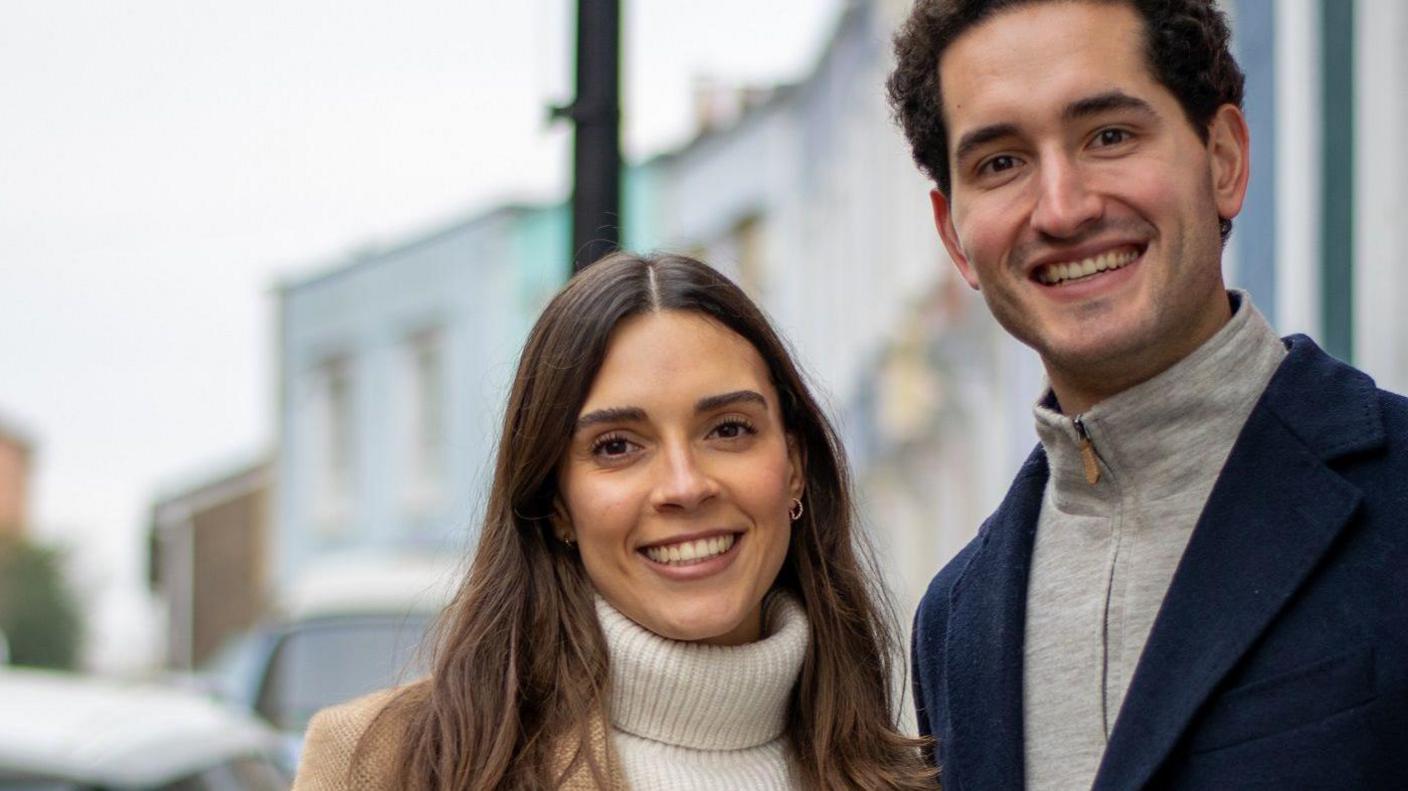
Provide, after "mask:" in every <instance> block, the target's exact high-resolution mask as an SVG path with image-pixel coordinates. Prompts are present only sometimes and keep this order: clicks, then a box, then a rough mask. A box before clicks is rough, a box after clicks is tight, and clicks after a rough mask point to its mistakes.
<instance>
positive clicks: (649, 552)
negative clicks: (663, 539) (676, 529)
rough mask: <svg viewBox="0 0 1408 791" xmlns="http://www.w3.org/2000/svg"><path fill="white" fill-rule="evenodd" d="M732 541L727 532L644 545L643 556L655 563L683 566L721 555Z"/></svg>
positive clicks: (732, 538)
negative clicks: (675, 542)
mask: <svg viewBox="0 0 1408 791" xmlns="http://www.w3.org/2000/svg"><path fill="white" fill-rule="evenodd" d="M733 542H734V536H733V534H732V533H729V534H727V535H722V536H714V537H713V538H701V539H698V540H697V541H682V542H680V543H678V544H670V545H668V546H656V547H646V550H645V556H646V557H648V558H650V559H651V560H653V561H655V562H656V563H664V564H666V565H669V566H683V565H685V564H688V563H698V562H699V561H701V560H708V559H709V558H712V557H714V556H715V555H722V554H723V553H725V552H727V551H729V549H730V548H731V547H732V546H733Z"/></svg>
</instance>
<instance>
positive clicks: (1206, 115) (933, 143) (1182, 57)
mask: <svg viewBox="0 0 1408 791" xmlns="http://www.w3.org/2000/svg"><path fill="white" fill-rule="evenodd" d="M1055 1H1056V0H917V2H916V3H915V4H914V9H913V10H912V11H911V12H910V14H909V18H908V19H907V20H905V23H904V24H903V25H902V26H901V27H900V29H899V32H897V33H896V34H895V70H894V72H892V73H891V74H890V78H889V80H887V81H886V84H885V87H886V90H887V92H888V93H889V98H890V107H891V108H892V109H893V110H894V114H895V118H896V120H897V121H898V122H899V124H900V126H901V127H903V128H904V134H905V137H906V138H908V139H909V145H910V148H911V150H912V151H913V153H914V161H915V163H916V164H918V165H919V169H920V170H923V171H924V173H926V174H927V175H928V176H929V177H930V178H931V179H933V180H934V183H935V184H937V185H938V188H939V192H942V193H943V194H944V195H948V194H949V189H950V187H951V181H950V177H949V169H948V129H947V128H946V127H945V126H944V113H943V96H942V86H940V85H939V66H938V65H939V58H940V57H941V56H942V55H943V53H944V50H946V49H947V48H948V46H949V45H950V44H952V43H953V42H954V41H955V40H956V39H957V38H958V37H959V36H961V35H963V33H964V32H966V31H967V30H969V29H970V28H972V27H974V26H975V25H977V24H978V23H980V22H982V21H983V20H985V19H987V18H988V17H990V16H992V15H994V14H996V13H998V12H1000V11H1004V10H1007V9H1011V8H1017V7H1019V6H1024V5H1031V4H1033V3H1038V2H1055ZM1096 1H1097V2H1109V3H1114V2H1122V3H1125V4H1127V5H1129V6H1131V7H1133V8H1134V9H1135V11H1137V12H1138V13H1139V16H1140V17H1141V18H1142V19H1143V20H1144V30H1145V33H1146V40H1145V44H1146V46H1147V50H1148V59H1149V65H1150V67H1151V70H1152V71H1153V74H1154V78H1155V79H1156V80H1158V81H1159V82H1160V83H1161V84H1162V85H1163V86H1164V87H1166V88H1168V89H1169V91H1170V92H1172V93H1173V95H1174V97H1176V98H1177V99H1178V103H1179V105H1181V106H1182V107H1183V114H1184V115H1185V116H1186V117H1187V119H1188V123H1189V124H1191V125H1192V126H1193V129H1194V131H1196V132H1197V133H1198V136H1199V137H1200V138H1201V139H1202V140H1203V142H1207V139H1208V124H1209V123H1210V122H1211V121H1212V117H1213V115H1214V114H1216V113H1217V108H1219V107H1221V106H1222V105H1224V104H1232V105H1236V106H1237V107H1238V108H1240V107H1241V106H1242V82H1243V79H1244V78H1243V75H1242V69H1241V68H1240V67H1239V66H1238V65H1237V61H1236V59H1234V58H1233V57H1232V52H1231V50H1230V49H1229V43H1230V39H1231V32H1230V31H1229V30H1228V27H1227V19H1226V17H1225V16H1223V14H1222V12H1221V11H1219V10H1218V9H1217V6H1216V3H1215V0H1096ZM1230 229H1231V221H1229V220H1226V219H1224V220H1223V235H1224V237H1225V236H1226V233H1227V231H1228V230H1230Z"/></svg>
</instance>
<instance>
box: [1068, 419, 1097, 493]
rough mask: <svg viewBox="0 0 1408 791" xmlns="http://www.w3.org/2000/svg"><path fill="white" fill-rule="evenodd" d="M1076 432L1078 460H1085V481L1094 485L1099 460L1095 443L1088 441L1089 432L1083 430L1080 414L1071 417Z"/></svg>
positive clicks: (1083, 422)
mask: <svg viewBox="0 0 1408 791" xmlns="http://www.w3.org/2000/svg"><path fill="white" fill-rule="evenodd" d="M1072 422H1073V423H1075V424H1076V433H1077V434H1079V435H1080V460H1081V461H1083V462H1085V482H1086V483H1088V484H1090V485H1091V486H1094V485H1095V484H1097V483H1099V482H1100V460H1099V459H1097V458H1096V457H1095V443H1094V442H1091V441H1090V433H1089V432H1087V431H1086V430H1085V421H1084V420H1081V418H1080V415H1076V416H1075V418H1073V419H1072Z"/></svg>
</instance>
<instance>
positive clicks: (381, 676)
mask: <svg viewBox="0 0 1408 791" xmlns="http://www.w3.org/2000/svg"><path fill="white" fill-rule="evenodd" d="M456 560H457V559H454V558H442V557H419V556H417V557H398V558H389V559H388V558H377V559H371V558H364V557H354V558H343V559H337V560H331V561H325V562H323V563H320V564H318V565H317V566H316V567H315V568H311V569H310V570H309V571H308V572H307V573H306V574H304V575H303V576H302V577H301V578H300V579H299V580H298V582H297V584H296V585H294V586H293V587H292V588H291V589H290V590H289V591H288V592H287V593H286V594H285V595H284V597H283V602H282V605H281V606H280V607H279V613H278V614H277V615H276V616H275V617H274V618H273V619H271V620H269V621H268V622H266V623H265V624H263V625H262V626H261V627H259V628H258V629H256V630H254V631H253V632H251V633H250V634H248V635H245V636H244V637H243V638H241V639H240V640H238V641H237V642H236V643H234V644H232V645H231V646H228V647H227V650H225V651H222V652H221V653H220V654H219V655H218V656H217V657H216V659H215V660H214V662H213V663H212V666H211V667H210V668H208V669H207V672H206V677H207V679H208V683H209V685H211V686H213V687H214V688H215V690H216V692H217V694H219V695H221V696H222V697H224V698H226V699H228V700H230V701H232V702H234V703H237V704H239V705H241V706H244V707H245V708H247V709H249V710H250V711H253V712H255V713H256V714H258V715H259V716H260V717H263V718H264V719H265V720H266V721H268V722H269V723H270V724H272V725H273V726H274V727H275V728H277V729H278V730H279V731H280V732H281V733H282V734H283V745H282V748H281V751H280V755H279V757H280V764H281V765H282V766H283V767H284V768H285V769H286V770H287V771H292V770H293V769H294V768H295V767H296V766H297V764H298V754H299V752H300V750H301V748H302V745H303V732H304V730H305V729H306V728H307V727H308V720H310V719H311V718H312V716H313V715H314V714H315V713H317V711H318V710H319V709H322V708H325V707H327V706H331V705H334V704H336V703H341V702H343V701H347V700H351V699H352V698H355V697H358V696H360V695H364V694H366V693H368V692H371V691H373V690H376V689H381V688H383V687H388V686H392V685H395V684H401V683H405V682H407V681H412V680H414V679H416V678H419V677H421V676H423V675H425V673H426V672H427V670H428V668H429V665H428V659H429V654H428V647H426V646H424V645H423V644H424V641H425V637H426V633H427V631H428V629H429V628H430V626H431V624H432V623H433V621H434V620H435V617H436V616H437V615H438V614H439V613H440V611H441V610H442V609H444V607H445V605H446V604H448V603H449V600H450V597H451V595H452V594H453V592H454V586H455V584H456V582H457V581H458V574H457V571H458V569H457V567H456ZM423 648H424V649H425V650H422V649H423Z"/></svg>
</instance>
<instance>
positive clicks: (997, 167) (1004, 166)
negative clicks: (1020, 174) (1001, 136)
mask: <svg viewBox="0 0 1408 791" xmlns="http://www.w3.org/2000/svg"><path fill="white" fill-rule="evenodd" d="M1015 167H1017V158H1016V157H1014V156H1010V155H1008V154H1002V155H1000V156H995V157H993V158H992V159H989V160H988V161H987V162H984V163H983V166H982V167H981V168H980V170H982V171H983V172H985V173H1001V172H1002V171H1004V170H1011V169H1012V168H1015Z"/></svg>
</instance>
